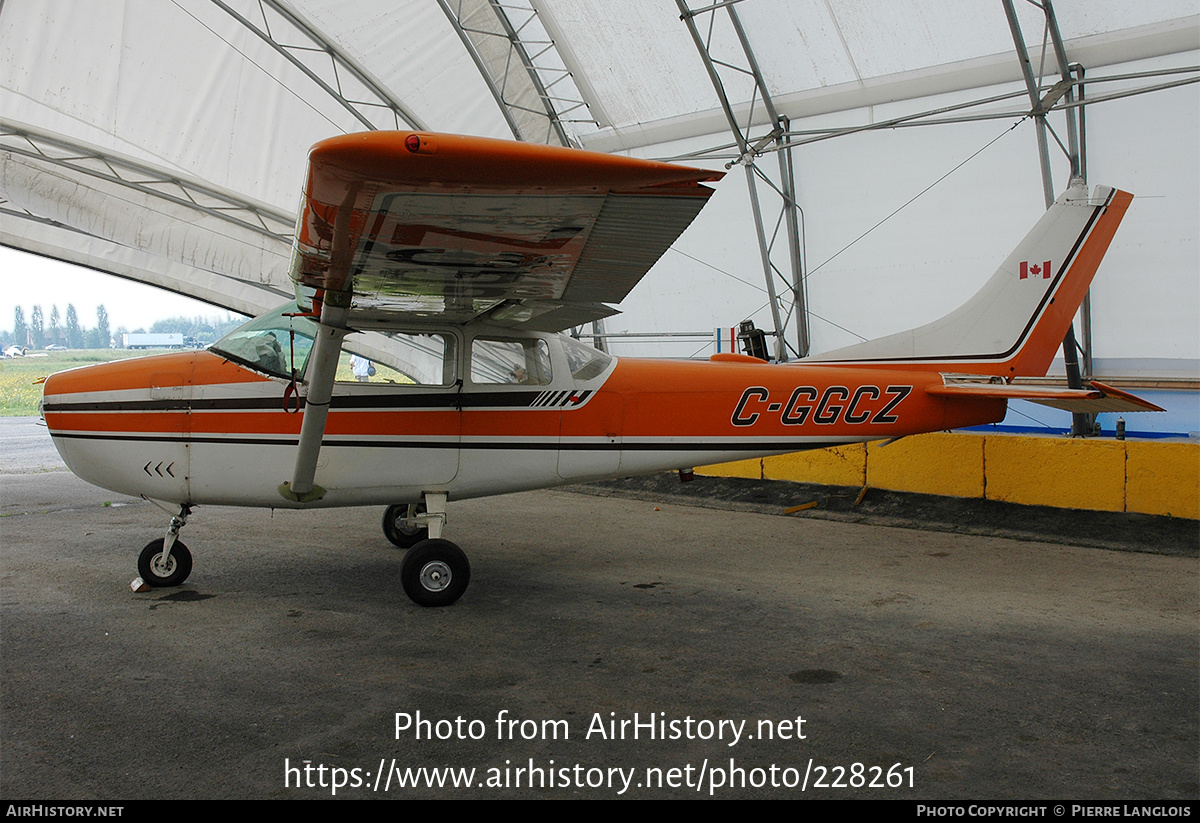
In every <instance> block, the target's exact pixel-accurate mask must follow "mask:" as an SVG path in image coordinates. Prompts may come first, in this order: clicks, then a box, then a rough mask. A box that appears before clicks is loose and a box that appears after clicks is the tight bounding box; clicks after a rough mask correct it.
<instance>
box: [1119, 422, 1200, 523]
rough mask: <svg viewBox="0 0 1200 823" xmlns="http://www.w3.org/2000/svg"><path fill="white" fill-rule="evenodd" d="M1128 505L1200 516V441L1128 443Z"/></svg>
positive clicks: (1147, 510)
mask: <svg viewBox="0 0 1200 823" xmlns="http://www.w3.org/2000/svg"><path fill="white" fill-rule="evenodd" d="M1125 509H1126V511H1131V512H1143V513H1145V514H1163V515H1170V516H1171V517H1189V518H1193V519H1200V445H1198V444H1193V443H1139V442H1136V441H1131V440H1127V441H1126V445H1125Z"/></svg>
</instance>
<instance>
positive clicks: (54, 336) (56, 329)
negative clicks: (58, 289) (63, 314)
mask: <svg viewBox="0 0 1200 823" xmlns="http://www.w3.org/2000/svg"><path fill="white" fill-rule="evenodd" d="M61 325H62V323H61V318H60V317H59V316H58V306H51V307H50V339H49V340H48V341H47V345H49V344H50V343H57V344H61V343H62V329H61V328H60V326H61Z"/></svg>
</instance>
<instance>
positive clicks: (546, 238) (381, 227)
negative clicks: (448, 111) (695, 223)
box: [291, 132, 721, 331]
mask: <svg viewBox="0 0 1200 823" xmlns="http://www.w3.org/2000/svg"><path fill="white" fill-rule="evenodd" d="M720 176H721V175H720V174H719V173H715V172H710V171H707V170H703V169H692V168H685V167H680V166H672V165H669V164H665V163H656V162H652V161H644V160H637V159H633V158H627V157H615V156H612V155H603V154H595V153H591V152H580V151H574V150H570V149H554V148H550V147H546V146H532V145H529V144H524V143H512V142H507V141H498V140H484V139H480V138H464V137H451V136H446V135H425V134H410V133H396V132H389V133H381V132H372V133H369V134H364V135H348V136H345V137H340V138H334V139H332V140H328V141H325V142H323V143H320V144H318V145H317V146H315V147H314V148H313V151H312V152H311V154H310V158H309V174H308V179H307V185H306V190H305V196H304V202H303V204H302V209H301V218H300V222H299V225H298V227H297V234H296V242H295V245H294V254H293V258H292V267H291V273H292V278H293V280H295V281H296V283H297V285H298V286H299V287H300V290H301V292H302V294H303V293H310V294H311V293H313V292H317V291H320V290H326V291H333V292H348V293H350V294H351V295H352V296H351V308H350V324H351V325H352V326H354V327H357V328H371V327H386V326H389V325H393V324H395V323H397V322H404V321H411V320H438V321H442V322H451V323H465V322H467V321H469V320H471V319H474V318H477V317H480V316H483V315H485V314H486V315H488V317H489V319H490V320H492V321H493V322H498V323H501V324H506V325H512V326H521V327H524V328H532V329H537V330H542V331H554V330H559V329H563V328H568V327H570V326H574V325H578V324H580V323H583V322H587V321H590V320H595V319H599V318H601V317H605V316H608V315H611V314H615V313H616V310H615V309H613V308H611V307H610V306H608V305H606V304H607V303H614V302H619V301H620V300H622V299H623V298H624V297H625V295H627V294H628V293H629V291H630V290H631V289H632V288H633V287H634V286H635V285H636V284H637V282H638V281H639V280H640V279H641V277H642V276H643V275H644V274H645V273H646V271H648V270H649V269H650V267H651V266H653V265H654V263H655V262H656V261H657V260H658V258H659V257H661V256H662V254H663V253H664V252H665V251H666V250H667V248H669V247H670V245H671V243H673V242H674V241H675V239H676V238H677V237H678V236H679V235H680V233H682V232H683V230H684V229H685V228H686V227H687V226H688V225H689V224H690V223H691V222H692V220H693V219H694V218H695V217H696V215H697V214H698V213H699V211H700V209H701V208H702V207H703V206H704V204H705V202H706V201H707V200H708V197H709V196H710V195H711V194H712V189H710V188H709V187H707V186H703V185H700V184H701V182H702V181H708V180H715V179H719V177H720Z"/></svg>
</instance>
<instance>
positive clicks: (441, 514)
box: [400, 492, 471, 606]
mask: <svg viewBox="0 0 1200 823" xmlns="http://www.w3.org/2000/svg"><path fill="white" fill-rule="evenodd" d="M424 497H425V513H424V514H418V515H416V518H415V519H417V520H418V521H420V522H423V523H425V524H426V527H427V528H428V529H429V539H428V540H422V541H420V542H418V543H416V544H415V545H413V547H412V549H411V550H410V551H409V552H408V554H406V555H405V556H404V563H403V564H402V565H401V566H400V582H401V583H402V584H403V585H404V592H405V594H407V595H408V596H409V597H410V598H412V601H413V602H414V603H416V604H417V605H418V606H449V605H450V604H451V603H454V602H455V601H456V600H458V598H460V597H462V594H463V592H465V591H466V590H467V584H468V583H469V582H470V581H471V564H470V563H469V562H468V561H467V556H466V555H465V554H464V553H463V550H462V549H460V548H459V547H458V546H456V545H454V544H453V543H451V542H450V541H449V540H443V539H442V529H443V527H444V526H445V524H446V493H445V492H426V493H425V495H424Z"/></svg>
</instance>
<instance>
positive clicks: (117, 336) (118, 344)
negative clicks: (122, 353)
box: [113, 326, 129, 349]
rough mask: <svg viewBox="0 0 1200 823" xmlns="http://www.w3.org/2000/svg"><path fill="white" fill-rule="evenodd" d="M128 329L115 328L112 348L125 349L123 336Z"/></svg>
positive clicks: (122, 327)
mask: <svg viewBox="0 0 1200 823" xmlns="http://www.w3.org/2000/svg"><path fill="white" fill-rule="evenodd" d="M128 331H129V329H127V328H125V327H124V326H117V330H116V331H115V332H113V346H114V347H115V348H118V349H123V348H125V335H126V333H127V332H128Z"/></svg>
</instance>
